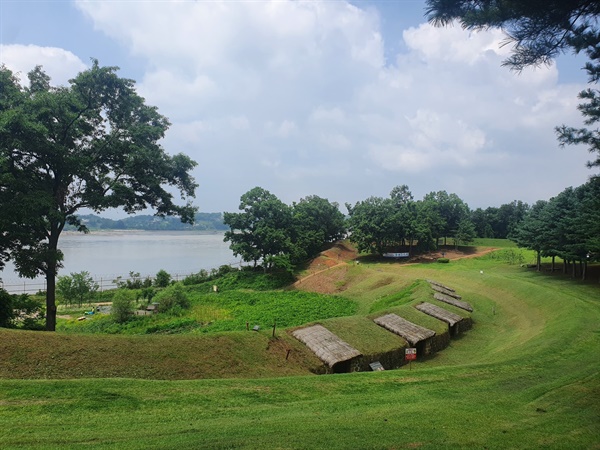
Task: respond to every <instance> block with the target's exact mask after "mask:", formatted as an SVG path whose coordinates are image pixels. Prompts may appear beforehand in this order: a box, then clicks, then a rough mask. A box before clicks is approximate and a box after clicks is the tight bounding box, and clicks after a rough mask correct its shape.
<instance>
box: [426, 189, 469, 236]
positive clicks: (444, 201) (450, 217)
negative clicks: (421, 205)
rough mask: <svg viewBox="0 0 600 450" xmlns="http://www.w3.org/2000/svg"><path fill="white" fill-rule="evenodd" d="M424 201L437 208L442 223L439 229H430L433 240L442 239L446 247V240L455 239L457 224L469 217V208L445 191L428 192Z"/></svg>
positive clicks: (455, 196)
mask: <svg viewBox="0 0 600 450" xmlns="http://www.w3.org/2000/svg"><path fill="white" fill-rule="evenodd" d="M424 200H425V201H431V202H433V203H434V204H435V205H436V207H437V210H438V212H439V215H440V217H441V218H442V222H441V227H440V228H438V229H435V230H434V229H432V232H433V236H434V237H435V238H437V239H439V238H444V245H446V242H447V238H448V237H455V236H456V233H457V231H458V226H459V223H460V222H461V221H462V220H467V217H468V216H469V215H470V211H469V206H468V205H467V204H466V203H465V202H463V201H462V199H461V198H460V197H459V196H458V195H456V194H448V193H447V192H446V191H438V192H430V193H429V194H427V195H425V197H424Z"/></svg>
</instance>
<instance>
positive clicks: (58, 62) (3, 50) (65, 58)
mask: <svg viewBox="0 0 600 450" xmlns="http://www.w3.org/2000/svg"><path fill="white" fill-rule="evenodd" d="M0 64H4V65H6V67H8V68H9V69H10V70H11V71H12V72H13V73H15V74H17V75H18V76H19V78H20V80H21V83H23V84H27V83H28V80H27V73H29V72H30V71H31V70H32V69H34V68H35V66H42V68H43V70H44V71H45V72H46V74H47V75H48V76H50V78H51V80H52V84H53V85H66V84H68V81H69V80H70V79H71V78H73V77H74V76H75V75H77V73H79V72H81V71H82V70H85V69H86V68H87V67H86V65H85V64H84V63H83V62H82V61H81V60H80V59H79V58H78V57H77V56H75V55H74V54H73V53H71V52H70V51H67V50H63V49H61V48H55V47H40V46H37V45H19V44H12V45H3V44H0Z"/></svg>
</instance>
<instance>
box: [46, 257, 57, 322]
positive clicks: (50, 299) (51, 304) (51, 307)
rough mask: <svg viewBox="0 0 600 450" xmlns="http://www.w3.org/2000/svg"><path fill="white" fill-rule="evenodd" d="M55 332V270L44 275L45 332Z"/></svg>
mask: <svg viewBox="0 0 600 450" xmlns="http://www.w3.org/2000/svg"><path fill="white" fill-rule="evenodd" d="M55 330H56V268H55V269H54V270H53V271H52V270H50V268H49V270H48V273H46V331H55Z"/></svg>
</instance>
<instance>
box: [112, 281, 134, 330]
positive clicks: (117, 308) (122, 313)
mask: <svg viewBox="0 0 600 450" xmlns="http://www.w3.org/2000/svg"><path fill="white" fill-rule="evenodd" d="M111 314H112V317H113V319H114V320H115V322H117V323H125V322H127V321H128V320H129V318H130V317H131V315H132V314H133V295H132V293H131V292H130V291H126V290H124V289H119V290H118V291H117V292H116V293H115V295H114V297H113V301H112V309H111Z"/></svg>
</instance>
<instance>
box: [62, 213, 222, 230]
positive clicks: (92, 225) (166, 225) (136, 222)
mask: <svg viewBox="0 0 600 450" xmlns="http://www.w3.org/2000/svg"><path fill="white" fill-rule="evenodd" d="M79 218H80V219H81V222H82V223H84V224H85V226H87V227H88V228H89V229H90V230H147V231H184V230H194V231H225V230H228V229H229V227H227V226H226V225H224V224H223V215H222V214H221V213H197V214H196V220H195V223H194V225H189V224H187V223H181V220H180V219H179V218H178V217H165V218H162V217H156V216H150V215H140V216H131V217H126V218H125V219H118V220H113V219H106V218H104V217H100V216H97V215H94V214H87V215H82V216H79ZM65 229H67V230H69V229H70V230H73V229H74V227H66V228H65Z"/></svg>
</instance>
